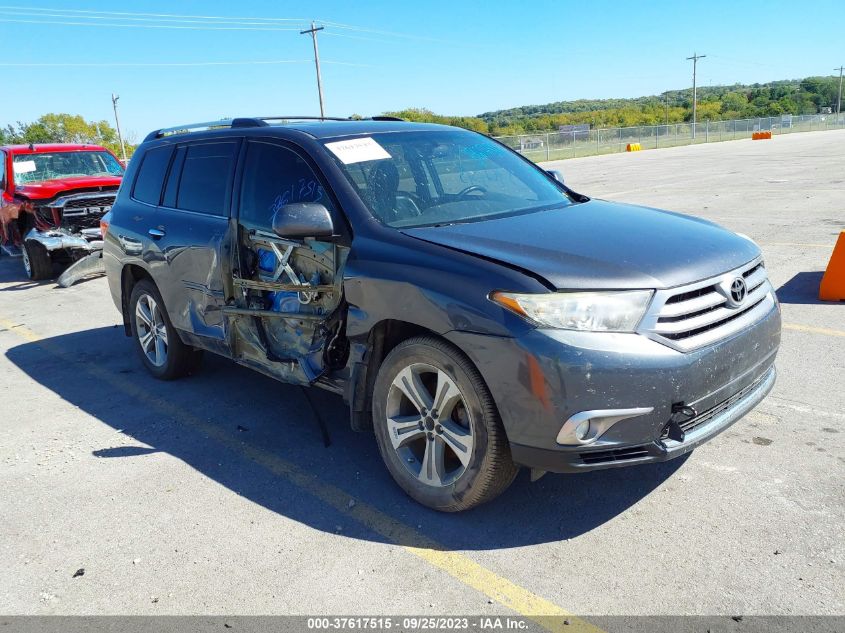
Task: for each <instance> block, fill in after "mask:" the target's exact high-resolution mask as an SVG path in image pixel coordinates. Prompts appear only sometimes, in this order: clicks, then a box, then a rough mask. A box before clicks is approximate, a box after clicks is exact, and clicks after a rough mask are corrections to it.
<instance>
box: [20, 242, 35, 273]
mask: <svg viewBox="0 0 845 633" xmlns="http://www.w3.org/2000/svg"><path fill="white" fill-rule="evenodd" d="M21 257H22V258H23V269H24V270H25V271H26V276H27V277H32V263H31V262H30V261H29V252H28V251H27V248H26V244H24V245H23V248H22V249H21Z"/></svg>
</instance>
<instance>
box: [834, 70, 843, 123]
mask: <svg viewBox="0 0 845 633" xmlns="http://www.w3.org/2000/svg"><path fill="white" fill-rule="evenodd" d="M842 69H843V67H842V66H840V67H839V68H834V69H833V70H838V71H839V97H837V99H836V120H837V122H838V121H839V113H840V112H842Z"/></svg>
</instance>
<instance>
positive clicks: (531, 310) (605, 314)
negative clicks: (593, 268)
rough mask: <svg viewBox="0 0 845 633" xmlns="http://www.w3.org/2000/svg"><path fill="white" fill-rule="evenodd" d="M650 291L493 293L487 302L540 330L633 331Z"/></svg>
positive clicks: (641, 314)
mask: <svg viewBox="0 0 845 633" xmlns="http://www.w3.org/2000/svg"><path fill="white" fill-rule="evenodd" d="M652 294H653V291H652V290H622V291H606V292H550V293H547V294H516V293H511V292H494V293H492V294H491V295H490V299H491V300H492V301H495V302H496V303H498V304H499V305H501V306H504V307H505V308H507V309H508V310H511V311H513V312H516V313H517V314H518V315H520V316H522V317H524V318H526V319H528V320H529V321H532V322H533V323H536V324H537V325H539V326H541V327H548V328H557V329H563V330H587V331H591V332H633V331H634V330H635V329H636V327H637V324H639V322H640V320H641V319H642V318H643V315H644V314H645V311H646V308H647V307H648V303H649V301H650V300H651V295H652Z"/></svg>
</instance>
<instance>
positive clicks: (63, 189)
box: [15, 176, 121, 200]
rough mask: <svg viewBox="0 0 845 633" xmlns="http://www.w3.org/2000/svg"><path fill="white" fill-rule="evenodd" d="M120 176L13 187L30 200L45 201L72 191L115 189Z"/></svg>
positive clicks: (33, 183)
mask: <svg viewBox="0 0 845 633" xmlns="http://www.w3.org/2000/svg"><path fill="white" fill-rule="evenodd" d="M120 180H121V178H120V176H77V177H74V178H56V179H55V180H43V181H41V182H31V183H27V184H23V185H16V186H15V193H16V194H18V195H21V196H25V197H27V198H29V199H30V200H46V199H48V198H52V197H54V196H57V195H58V194H60V193H73V190H74V189H85V190H92V189H93V190H95V191H96V189H97V188H98V187H102V188H103V189H102V190H103V191H109V190H113V189H117V188H118V187H119V186H120Z"/></svg>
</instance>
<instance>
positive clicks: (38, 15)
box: [0, 9, 305, 30]
mask: <svg viewBox="0 0 845 633" xmlns="http://www.w3.org/2000/svg"><path fill="white" fill-rule="evenodd" d="M0 15H4V16H11V17H14V18H38V19H39V20H41V19H42V18H60V19H65V20H86V21H88V20H117V21H120V22H121V23H123V22H127V23H131V22H164V23H167V22H174V23H176V24H202V25H205V26H227V25H232V26H262V27H274V28H278V27H281V26H282V25H281V24H279V25H276V24H273V23H271V22H270V23H268V22H248V21H245V20H227V21H225V22H219V21H218V22H208V21H204V20H188V19H182V18H144V17H128V18H122V17H116V16H110V15H84V16H82V15H70V14H67V13H32V12H27V11H8V10H5V9H0ZM304 21H305V20H303V22H304ZM91 24H93V25H96V24H97V23H96V22H91ZM288 30H295V29H294V28H293V27H291V28H290V29H288Z"/></svg>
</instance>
